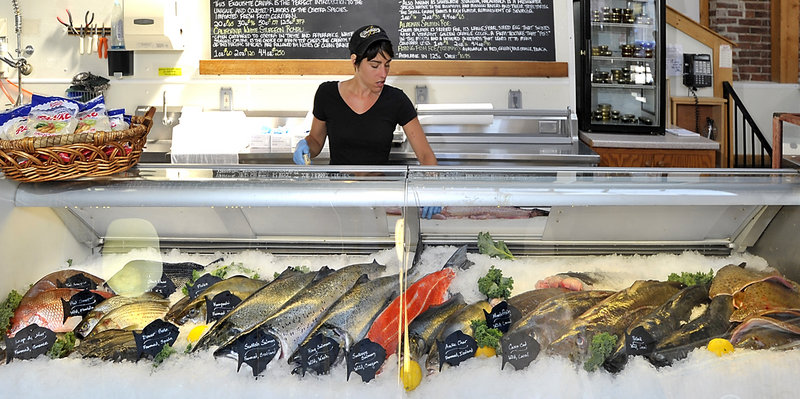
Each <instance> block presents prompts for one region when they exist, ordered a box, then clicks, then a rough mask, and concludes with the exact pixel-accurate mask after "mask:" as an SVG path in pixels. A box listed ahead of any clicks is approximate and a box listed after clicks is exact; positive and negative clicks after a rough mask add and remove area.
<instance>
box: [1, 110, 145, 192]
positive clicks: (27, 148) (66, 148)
mask: <svg viewBox="0 0 800 399" xmlns="http://www.w3.org/2000/svg"><path fill="white" fill-rule="evenodd" d="M154 113H155V108H153V107H150V109H149V110H148V111H147V113H146V114H145V116H133V117H131V126H130V128H129V129H126V130H117V131H111V132H95V133H79V134H64V135H60V136H49V137H26V138H23V139H20V140H0V170H2V171H3V174H4V175H5V177H6V178H8V179H14V180H19V181H22V182H40V181H51V180H68V179H74V178H76V177H83V176H108V175H113V174H115V173H119V172H124V171H126V170H128V169H130V168H131V167H132V166H134V165H136V164H137V163H138V162H139V157H140V156H141V155H142V150H143V149H144V144H145V142H146V141H147V133H149V132H150V128H151V127H152V126H153V114H154Z"/></svg>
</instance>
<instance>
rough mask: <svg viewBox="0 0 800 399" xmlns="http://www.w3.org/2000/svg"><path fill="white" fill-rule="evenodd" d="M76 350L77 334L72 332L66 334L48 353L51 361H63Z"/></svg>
mask: <svg viewBox="0 0 800 399" xmlns="http://www.w3.org/2000/svg"><path fill="white" fill-rule="evenodd" d="M73 349H75V333H73V332H72V331H70V332H68V333H66V334H64V337H63V338H59V339H57V340H56V342H55V343H54V344H53V346H52V347H51V348H50V350H49V351H48V352H47V355H48V356H50V358H51V359H61V358H62V357H67V355H69V354H70V353H72V350H73Z"/></svg>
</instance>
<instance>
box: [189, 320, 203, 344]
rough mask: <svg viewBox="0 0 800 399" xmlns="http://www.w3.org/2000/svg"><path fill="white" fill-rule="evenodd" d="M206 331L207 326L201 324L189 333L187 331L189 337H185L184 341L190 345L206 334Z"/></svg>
mask: <svg viewBox="0 0 800 399" xmlns="http://www.w3.org/2000/svg"><path fill="white" fill-rule="evenodd" d="M207 329H208V326H207V325H205V324H201V325H199V326H197V327H195V328H193V329H192V330H191V331H189V336H187V337H186V340H188V341H189V342H191V343H195V342H197V340H199V339H200V337H202V336H203V333H204V332H206V330H207Z"/></svg>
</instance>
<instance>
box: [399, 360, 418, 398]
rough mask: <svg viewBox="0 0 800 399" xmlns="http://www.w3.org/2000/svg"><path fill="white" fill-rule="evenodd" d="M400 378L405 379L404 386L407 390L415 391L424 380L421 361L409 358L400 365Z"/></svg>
mask: <svg viewBox="0 0 800 399" xmlns="http://www.w3.org/2000/svg"><path fill="white" fill-rule="evenodd" d="M400 379H401V380H403V386H404V387H405V388H406V391H413V390H414V389H416V388H417V387H418V386H419V383H420V382H421V381H422V368H420V367H419V363H417V362H416V361H414V360H409V361H407V362H405V364H403V366H401V367H400Z"/></svg>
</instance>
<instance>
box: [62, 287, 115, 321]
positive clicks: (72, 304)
mask: <svg viewBox="0 0 800 399" xmlns="http://www.w3.org/2000/svg"><path fill="white" fill-rule="evenodd" d="M104 300H105V298H103V296H102V295H100V294H98V293H96V292H92V291H89V290H83V291H80V292H78V293H77V294H75V295H73V296H71V297H70V298H69V301H65V300H64V299H61V308H62V309H64V320H63V321H62V323H63V322H66V321H67V319H68V318H70V317H72V316H81V317H82V316H86V314H87V313H89V312H90V311H91V310H92V309H94V307H95V306H97V304H98V303H100V302H103V301H104Z"/></svg>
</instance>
